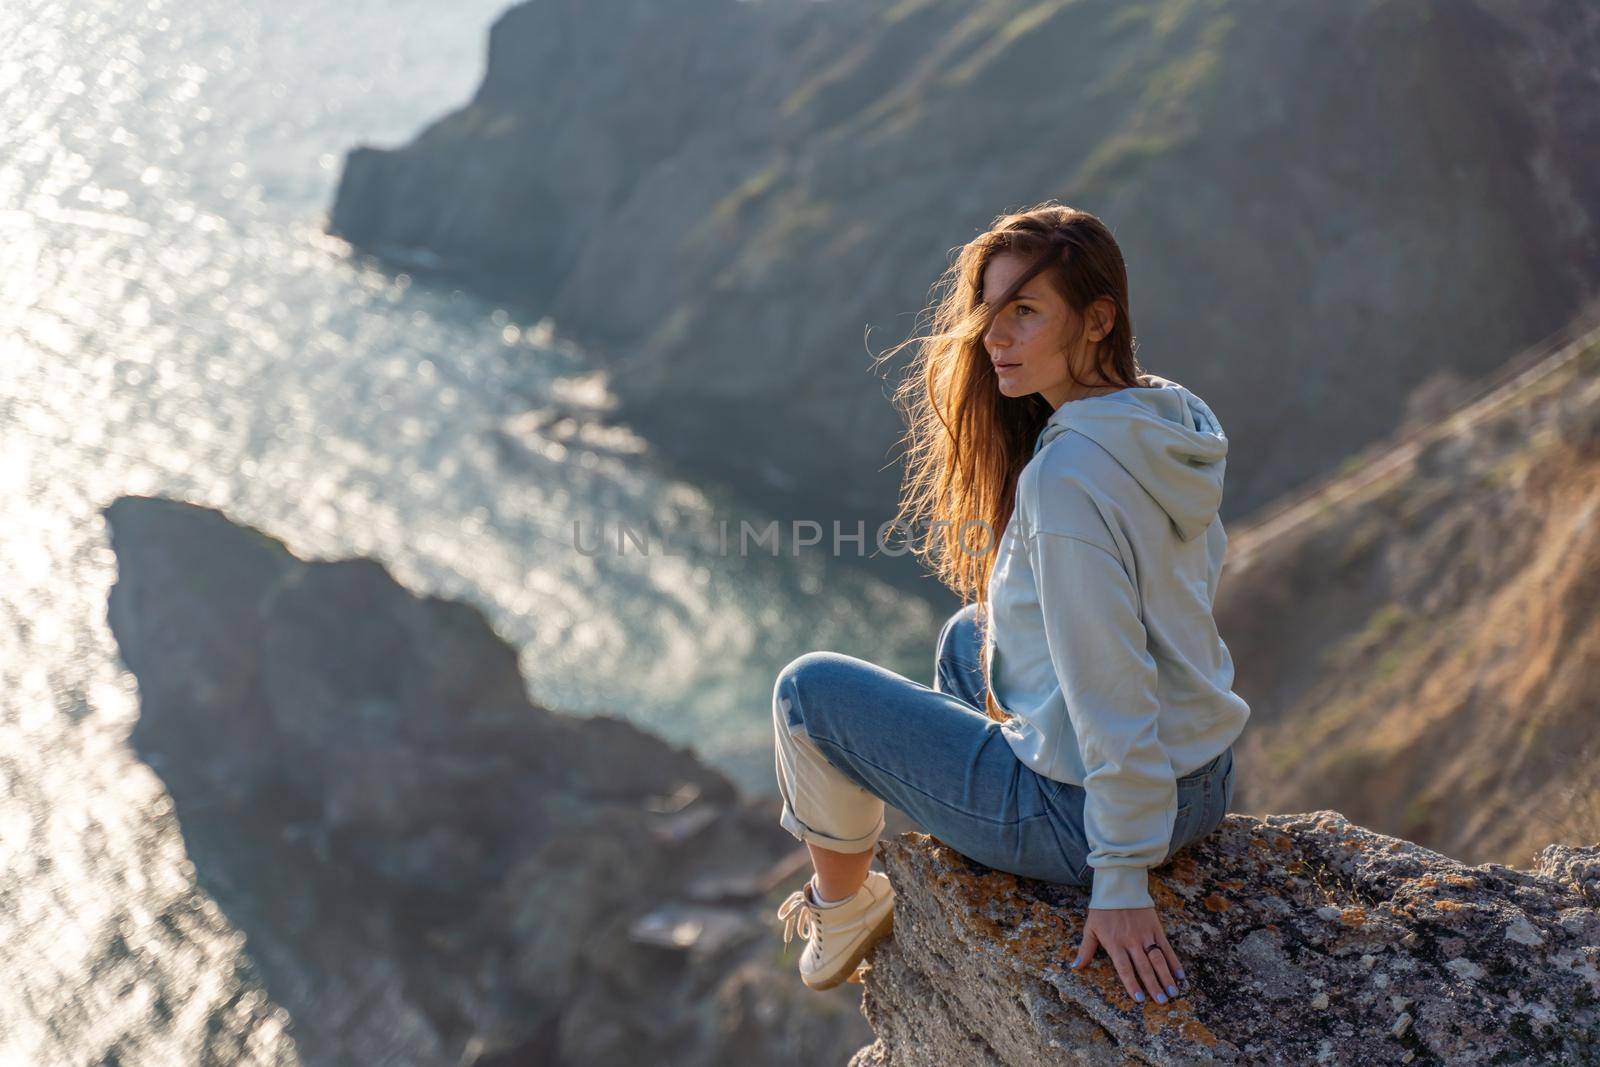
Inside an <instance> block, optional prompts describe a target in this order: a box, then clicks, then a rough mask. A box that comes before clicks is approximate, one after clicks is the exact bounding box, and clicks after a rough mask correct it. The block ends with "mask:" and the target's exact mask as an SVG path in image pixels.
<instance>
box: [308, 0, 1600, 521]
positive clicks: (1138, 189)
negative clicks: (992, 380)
mask: <svg viewBox="0 0 1600 1067" xmlns="http://www.w3.org/2000/svg"><path fill="white" fill-rule="evenodd" d="M1597 71H1600V8H1596V7H1595V5H1592V4H1582V3H1571V2H1570V0H1477V2H1472V0H1448V2H1439V0H1429V2H1422V3H1418V2H1412V0H1386V2H1376V3H1363V4H1340V3H1314V4H1297V5H1292V6H1290V7H1287V8H1286V7H1283V6H1281V5H1275V4H1266V3H1261V2H1259V0H1258V2H1253V3H1252V2H1232V3H1222V4H1188V3H1181V2H1177V0H1163V2H1157V3H1147V4H1140V5H1133V6H1130V5H1127V4H1124V3H1119V2H1116V0H1109V2H1108V0H1092V2H1077V3H1064V2H1058V3H1042V4H1041V3H1035V2H1033V0H977V2H974V0H911V2H906V3H896V4H869V3H815V2H811V0H767V2H764V3H759V4H757V3H737V2H733V0H679V2H676V3H674V4H672V5H670V6H668V5H662V4H661V3H659V2H658V0H604V2H597V0H532V2H528V3H522V4H518V5H516V6H514V7H512V8H510V10H508V11H507V12H506V13H505V14H504V15H503V16H501V17H500V18H499V19H498V20H497V21H496V22H495V24H494V26H493V29H492V30H491V33H490V38H489V48H488V64H487V69H486V72H485V75H484V78H483V81H482V84H481V85H480V86H479V88H478V90H477V92H476V93H475V94H474V97H473V99H472V100H471V101H470V102H469V103H468V104H466V105H465V106H463V107H461V108H460V109H458V110H456V111H454V112H452V113H450V114H448V115H446V116H444V117H442V118H441V119H439V120H438V121H437V122H434V123H432V124H430V125H429V126H428V127H427V128H426V129H425V130H423V131H422V132H421V133H419V135H418V136H417V137H416V139H415V140H414V141H413V142H411V143H410V144H407V145H404V146H401V147H397V148H394V149H378V148H372V147H359V148H356V149H354V150H353V151H351V152H350V153H349V155H348V157H347V159H346V162H345V166H344V170H343V173H342V175H341V178H340V183H339V188H338V192H337V196H336V199H335V202H334V204H333V206H332V212H331V219H330V223H329V224H330V228H331V229H332V230H333V231H334V232H336V233H339V234H342V235H343V236H345V237H346V238H347V239H349V240H350V241H351V242H353V243H354V244H356V245H357V246H359V247H361V248H364V249H370V250H375V251H379V252H383V253H385V254H389V255H397V254H399V253H400V252H401V251H402V250H417V249H422V250H425V251H426V253H427V256H425V257H423V258H424V259H425V260H426V261H427V262H437V263H443V264H445V265H448V266H451V267H456V268H461V269H471V270H474V271H476V272H478V273H479V275H480V282H479V284H487V282H488V281H489V280H493V281H495V282H496V283H497V285H496V286H495V291H496V293H497V294H504V295H506V296H508V297H511V296H517V297H522V298H525V300H526V301H528V302H529V303H531V304H532V305H534V306H535V307H536V308H537V310H538V311H539V312H541V313H548V314H550V315H551V316H553V318H554V320H555V321H556V323H557V324H558V326H559V328H560V329H561V331H562V332H563V333H564V334H567V335H568V336H571V337H573V338H575V339H577V340H578V341H580V342H582V343H583V344H584V345H585V347H586V348H588V349H589V350H590V351H591V352H593V353H594V354H595V355H596V357H597V358H598V359H599V360H600V362H601V363H602V364H603V365H605V366H607V367H609V368H611V370H612V372H613V373H612V375H611V378H612V382H613V385H614V387H615V388H616V390H617V392H618V395H619V397H620V398H621V400H622V402H623V409H624V413H625V414H626V416H627V417H628V418H629V419H630V420H631V421H632V422H633V424H634V425H636V426H637V427H639V428H640V429H642V430H643V431H645V432H646V434H647V435H648V436H649V437H650V438H651V439H652V441H653V442H654V443H655V444H656V445H657V446H658V447H659V449H660V450H661V451H662V452H664V453H665V454H666V455H668V456H670V457H675V458H678V459H680V460H683V461H684V462H685V463H686V464H687V465H688V466H689V468H690V469H691V470H692V471H693V472H695V473H696V474H698V475H704V474H707V473H715V474H718V475H721V476H724V477H726V478H728V479H730V480H733V481H735V482H737V483H739V484H741V485H743V486H746V487H748V488H751V489H754V490H756V491H759V492H761V493H762V495H763V496H764V498H765V500H766V502H767V503H768V504H769V505H770V506H771V507H772V508H773V509H774V510H775V511H777V512H778V514H779V515H780V517H787V516H788V515H789V514H790V513H793V514H796V515H803V516H804V517H807V518H813V519H817V520H819V521H826V520H827V519H828V518H829V517H830V516H842V517H844V518H846V519H853V518H857V517H863V516H865V517H875V516H879V515H882V514H883V513H885V512H886V511H890V510H892V507H893V501H894V499H895V495H896V490H897V488H898V484H899V470H898V467H897V466H896V465H895V463H893V462H889V461H891V460H893V459H895V458H897V450H896V439H897V438H898V436H899V434H900V432H901V430H902V427H901V424H900V421H899V418H898V416H897V415H896V413H895V412H894V411H893V410H892V408H891V406H890V405H889V404H888V403H887V401H886V399H885V396H884V393H885V390H886V389H887V388H888V383H887V382H885V381H881V380H879V379H877V378H875V377H874V376H873V374H872V368H871V364H870V359H869V354H870V353H872V352H882V351H884V350H886V349H887V348H888V347H889V346H890V345H891V344H893V343H895V342H898V341H900V340H902V339H904V338H905V337H906V336H907V335H908V334H909V333H911V332H912V330H913V318H914V316H915V313H916V312H917V311H918V310H919V309H921V308H922V307H923V306H924V304H925V302H926V300H927V298H928V289H929V286H930V285H931V284H932V283H933V281H934V280H935V278H936V277H937V276H938V274H939V273H940V271H941V270H943V268H944V267H945V266H946V264H947V257H948V253H949V250H950V249H951V248H952V247H953V246H955V245H957V244H959V243H961V242H962V241H964V240H966V239H968V238H969V237H970V236H972V235H973V234H974V233H975V232H976V231H977V230H979V229H981V228H982V227H984V226H986V225H987V224H988V222H989V221H990V219H991V218H992V217H993V216H994V215H995V214H996V213H998V212H1001V211H1004V210H1008V209H1012V208H1016V207H1020V206H1024V205H1027V204H1031V203H1034V202H1036V201H1039V200H1043V199H1045V198H1047V197H1058V198H1060V199H1061V200H1063V201H1065V202H1066V203H1069V204H1073V205H1076V206H1081V207H1084V208H1087V209H1089V210H1091V211H1094V212H1096V213H1097V214H1099V215H1101V216H1102V217H1103V218H1105V219H1106V220H1107V221H1108V223H1109V224H1110V225H1111V226H1112V227H1113V229H1114V230H1115V232H1116V234H1117V237H1118V240H1119V242H1120V243H1121V244H1122V246H1123V248H1124V251H1125V252H1126V254H1127V257H1128V261H1129V270H1130V272H1131V285H1132V314H1133V320H1134V324H1135V329H1136V333H1137V336H1138V339H1139V347H1140V353H1141V356H1142V358H1143V360H1144V362H1145V363H1146V365H1147V366H1148V367H1149V368H1150V369H1151V370H1154V371H1156V372H1157V373H1161V374H1165V375H1167V376H1169V377H1173V378H1176V379H1178V380H1179V381H1182V382H1184V383H1185V384H1186V385H1189V386H1190V387H1192V388H1194V389H1196V391H1198V392H1199V393H1200V395H1202V396H1205V397H1207V398H1208V400H1209V401H1210V402H1211V404H1212V405H1213V407H1214V408H1215V409H1216V411H1217V412H1218V414H1219V416H1220V417H1221V419H1222V422H1223V424H1224V425H1225V426H1226V427H1227V428H1228V430H1229V434H1230V437H1231V438H1232V440H1233V443H1234V446H1235V449H1236V451H1235V453H1234V454H1235V455H1236V456H1238V457H1247V459H1248V461H1247V462H1239V463H1237V464H1232V465H1230V467H1229V471H1228V487H1229V488H1228V493H1227V496H1226V498H1225V500H1224V503H1223V508H1224V518H1225V519H1232V518H1236V517H1239V516H1242V515H1245V514H1248V513H1249V512H1251V511H1253V510H1254V509H1255V508H1257V507H1260V506H1262V505H1264V504H1266V503H1268V502H1269V501H1270V500H1272V499H1273V498H1274V497H1276V496H1277V495H1278V494H1279V493H1281V492H1282V491H1284V490H1285V489H1287V488H1288V487H1290V486H1292V485H1296V484H1299V483H1301V482H1303V481H1304V480H1305V479H1308V478H1310V477H1313V476H1315V475H1317V474H1319V473H1324V472H1328V471H1331V470H1332V469H1334V468H1335V467H1336V466H1337V465H1338V463H1339V460H1340V459H1341V458H1342V457H1344V456H1345V455H1348V454H1349V453H1351V452H1352V451H1354V450H1355V449H1356V447H1358V446H1359V445H1362V444H1365V443H1367V442H1369V441H1372V440H1374V439H1378V438H1380V437H1382V436H1383V435H1384V434H1386V433H1387V432H1389V431H1390V430H1392V429H1393V428H1394V427H1395V426H1396V425H1397V424H1399V423H1400V421H1401V419H1402V418H1403V417H1404V415H1405V413H1406V410H1407V395H1408V394H1409V393H1410V392H1411V391H1412V389H1414V388H1416V387H1417V386H1418V385H1419V384H1421V383H1423V382H1425V381H1427V380H1428V379H1429V378H1430V376H1432V375H1434V374H1436V373H1449V374H1455V375H1457V376H1459V377H1461V378H1465V379H1473V378H1477V377H1479V376H1481V375H1483V374H1484V373H1486V372H1488V371H1490V370H1491V369H1493V368H1495V367H1497V366H1499V365H1500V364H1501V363H1503V362H1504V361H1505V360H1506V359H1507V358H1509V356H1510V355H1511V354H1512V353H1514V352H1515V351H1517V349H1518V348H1519V347H1520V346H1522V345H1525V344H1530V343H1532V342H1534V341H1536V340H1538V339H1539V338H1540V337H1542V336H1544V335H1546V334H1547V333H1549V332H1551V331H1552V330H1554V329H1556V328H1557V327H1558V326H1559V325H1560V323H1561V322H1563V321H1565V319H1566V318H1567V317H1568V316H1569V314H1570V313H1571V311H1572V310H1573V308H1574V307H1575V306H1576V305H1577V304H1578V302H1579V301H1581V300H1582V299H1583V298H1584V296H1585V295H1587V294H1590V293H1593V292H1594V291H1595V290H1596V287H1597V286H1600V211H1597V208H1596V205H1597V204H1600V154H1597V149H1596V145H1600V75H1597ZM898 367H899V364H891V365H890V366H889V367H886V368H884V369H885V370H886V371H889V372H890V373H891V374H893V373H894V372H895V371H897V370H898ZM850 528H851V529H853V528H854V527H853V523H852V524H851V526H850Z"/></svg>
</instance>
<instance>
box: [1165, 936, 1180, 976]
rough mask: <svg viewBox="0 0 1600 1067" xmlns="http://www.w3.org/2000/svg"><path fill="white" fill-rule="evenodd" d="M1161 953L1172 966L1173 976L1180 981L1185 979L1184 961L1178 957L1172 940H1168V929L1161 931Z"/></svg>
mask: <svg viewBox="0 0 1600 1067" xmlns="http://www.w3.org/2000/svg"><path fill="white" fill-rule="evenodd" d="M1160 942H1161V954H1162V956H1163V957H1165V959H1166V962H1167V964H1168V965H1169V966H1170V967H1171V968H1172V977H1173V978H1176V979H1177V980H1178V981H1179V982H1181V981H1183V963H1182V962H1181V961H1179V959H1178V953H1177V952H1176V951H1175V950H1174V949H1173V947H1172V942H1170V941H1168V940H1167V932H1166V930H1162V931H1161V938H1160Z"/></svg>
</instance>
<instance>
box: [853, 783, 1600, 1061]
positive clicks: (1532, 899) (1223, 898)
mask: <svg viewBox="0 0 1600 1067" xmlns="http://www.w3.org/2000/svg"><path fill="white" fill-rule="evenodd" d="M879 853H880V855H881V856H882V857H883V859H884V863H885V866H886V867H887V869H888V872H889V877H890V880H891V881H892V882H893V883H894V886H895V890H896V894H897V895H896V898H895V929H894V936H893V938H891V939H890V940H888V941H885V942H883V943H882V944H881V945H880V946H879V947H878V948H877V949H876V950H874V954H873V957H872V960H871V963H870V967H869V969H868V971H867V972H866V982H865V987H866V988H865V996H864V998H863V1011H864V1012H865V1013H866V1015H867V1018H868V1019H869V1020H871V1022H872V1027H873V1030H874V1031H875V1032H876V1033H877V1040H876V1041H875V1042H873V1043H872V1044H871V1045H869V1046H867V1047H866V1048H863V1049H862V1050H861V1051H860V1052H858V1053H857V1054H856V1055H855V1056H854V1057H853V1058H852V1059H851V1060H850V1065H851V1067H945V1065H947V1064H957V1063H959V1064H963V1065H966V1064H971V1065H973V1067H1000V1065H1008V1067H1023V1065H1027V1067H1033V1065H1043V1064H1052V1065H1053V1064H1079V1065H1100V1064H1105V1065H1108V1067H1109V1065H1112V1064H1119V1065H1120V1064H1130V1063H1142V1064H1202V1063H1239V1064H1246V1063H1249V1064H1264V1063H1273V1064H1278V1063H1285V1064H1288V1063H1292V1064H1326V1065H1346V1064H1349V1065H1356V1064H1375V1063H1399V1064H1412V1065H1416V1067H1420V1065H1422V1064H1451V1065H1458V1064H1491V1063H1519V1064H1521V1063H1548V1064H1558V1063H1559V1064H1579V1063H1594V1062H1595V1060H1596V1055H1597V1050H1600V1006H1597V1005H1600V910H1597V906H1600V848H1567V847H1564V846H1560V845H1553V846H1551V847H1549V848H1547V849H1545V850H1544V851H1543V852H1542V853H1541V854H1540V856H1539V860H1538V863H1537V865H1536V867H1535V869H1533V870H1531V871H1521V870H1512V869H1509V868H1506V867H1502V866H1499V865H1496V864H1488V865H1484V866H1481V867H1467V866H1463V865H1462V864H1460V863H1457V862H1456V861H1454V860H1451V859H1449V858H1448V857H1446V856H1441V855H1439V854H1437V853H1434V852H1430V851H1428V850H1427V849H1424V848H1419V847H1418V846H1416V845H1414V844H1411V843H1410V842H1407V841H1401V840H1397V839H1395V838H1390V837H1384V836H1382V835H1380V834H1374V833H1371V832H1370V831H1368V830H1365V829H1363V828H1362V827H1359V826H1356V825H1354V824H1352V823H1350V822H1349V821H1347V820H1346V819H1344V818H1343V817H1342V816H1340V815H1339V814H1338V813H1337V812H1332V811H1319V812H1312V813H1310V814H1306V815H1273V816H1269V817H1268V818H1267V819H1265V820H1258V819H1255V818H1252V817H1249V816H1241V815H1230V816H1228V818H1227V820H1226V821H1225V822H1224V823H1223V825H1222V827H1221V828H1220V829H1218V831H1217V832H1216V833H1215V834H1213V835H1212V836H1211V837H1209V838H1207V839H1205V840H1204V841H1202V842H1200V843H1198V844H1197V845H1194V846H1191V847H1190V848H1187V849H1184V850H1183V851H1181V852H1179V853H1178V854H1177V855H1175V856H1174V857H1173V858H1172V859H1171V860H1170V861H1169V862H1168V863H1166V864H1164V865H1162V866H1161V867H1158V868H1156V869H1155V876H1154V877H1153V878H1152V886H1151V893H1152V895H1154V897H1155V899H1156V906H1157V907H1158V908H1159V909H1160V910H1161V913H1162V922H1163V924H1164V927H1165V929H1166V932H1167V938H1168V940H1169V941H1171V942H1172V947H1173V949H1174V951H1176V952H1177V953H1178V957H1179V959H1181V960H1182V961H1183V963H1184V969H1185V971H1186V972H1187V974H1188V978H1187V980H1186V981H1185V983H1184V986H1185V989H1184V990H1183V991H1182V992H1181V993H1180V995H1179V996H1178V997H1176V998H1175V999H1173V1000H1170V1001H1168V1002H1167V1003H1166V1004H1157V1003H1155V1002H1154V1001H1146V1002H1145V1003H1144V1004H1138V1003H1135V1002H1134V1000H1133V998H1132V997H1130V996H1128V993H1127V990H1126V989H1125V988H1124V986H1123V984H1122V979H1121V978H1120V977H1118V975H1117V973H1116V970H1115V968H1114V967H1113V966H1112V964H1111V961H1110V960H1109V959H1107V958H1106V956H1105V954H1104V953H1100V954H1099V955H1098V956H1097V958H1096V960H1095V962H1094V963H1092V964H1091V965H1089V966H1088V967H1086V968H1085V969H1084V970H1083V971H1082V972H1079V973H1073V972H1072V970H1071V963H1072V959H1073V957H1074V955H1075V952H1076V949H1077V947H1078V944H1079V942H1080V939H1081V937H1082V921H1083V911H1084V908H1085V906H1086V905H1087V904H1088V896H1089V894H1088V891H1087V890H1083V889H1077V888H1074V887H1067V886H1057V885H1051V884H1048V883H1044V882H1035V881H1032V880H1030V879H1025V878H1015V877H1013V876H1011V875H1008V874H1002V873H999V872H996V871H993V870H990V869H989V868H987V867H981V866H978V865H976V864H973V863H971V862H970V861H968V860H967V859H966V858H965V857H963V856H961V855H960V854H959V853H957V852H955V851H954V850H952V849H949V848H946V847H945V846H943V845H941V844H939V843H938V841H937V840H935V839H932V838H929V837H927V836H925V835H919V834H906V835H903V836H901V837H899V838H897V839H895V840H892V841H887V842H884V843H883V844H882V845H880V846H879Z"/></svg>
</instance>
